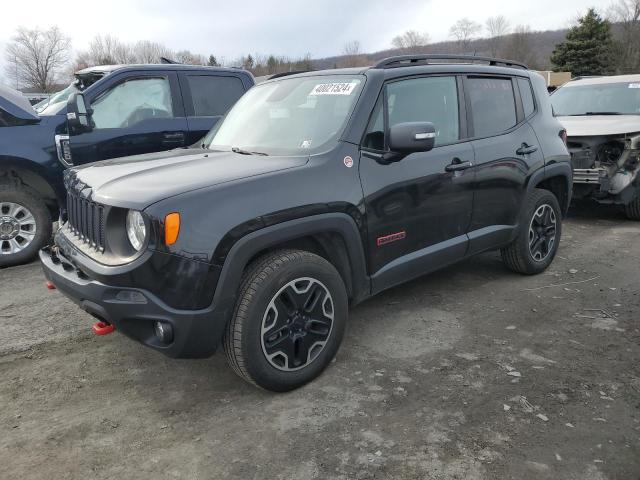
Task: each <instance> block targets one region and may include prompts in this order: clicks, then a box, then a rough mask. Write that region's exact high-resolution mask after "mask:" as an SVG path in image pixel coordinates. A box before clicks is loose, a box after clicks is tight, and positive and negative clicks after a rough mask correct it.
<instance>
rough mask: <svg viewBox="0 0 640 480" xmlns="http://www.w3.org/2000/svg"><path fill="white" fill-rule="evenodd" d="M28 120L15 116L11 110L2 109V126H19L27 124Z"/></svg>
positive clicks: (0, 124) (0, 119) (0, 117)
mask: <svg viewBox="0 0 640 480" xmlns="http://www.w3.org/2000/svg"><path fill="white" fill-rule="evenodd" d="M27 123H28V122H27V121H26V120H22V119H20V118H18V117H14V116H13V115H11V114H10V113H9V112H7V111H5V110H2V109H0V127H17V126H19V125H26V124H27Z"/></svg>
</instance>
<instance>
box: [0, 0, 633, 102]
mask: <svg viewBox="0 0 640 480" xmlns="http://www.w3.org/2000/svg"><path fill="white" fill-rule="evenodd" d="M573 23H574V25H573V26H572V27H571V28H570V29H569V30H568V31H567V34H566V37H565V38H564V39H563V40H562V41H561V42H559V43H558V44H557V45H556V46H555V49H554V51H553V53H552V54H551V56H550V57H547V58H540V55H539V52H538V49H537V47H536V44H535V41H534V36H535V35H534V33H535V32H533V31H532V29H531V27H530V26H529V25H526V24H521V25H515V26H512V25H511V24H510V22H509V21H508V20H507V19H506V18H505V17H504V16H502V15H497V16H493V17H489V18H487V19H486V20H485V21H484V23H482V24H481V23H478V22H476V21H474V20H471V19H469V18H466V17H464V18H461V19H459V20H458V21H456V22H455V23H454V24H453V25H452V26H451V28H450V30H449V37H450V39H451V42H450V44H451V46H449V47H448V51H446V52H444V53H464V54H472V55H480V54H486V55H491V56H493V57H503V58H509V59H511V60H516V61H521V62H525V63H527V64H528V65H530V66H531V67H533V68H538V69H545V68H548V67H551V68H553V69H554V70H562V71H570V72H572V73H573V74H574V75H603V74H619V73H640V0H617V1H616V2H615V3H613V4H612V5H611V6H610V7H609V8H608V9H607V11H606V12H604V14H602V15H601V14H599V13H598V12H597V11H596V10H595V9H594V8H590V9H588V10H587V12H586V14H585V15H584V16H582V17H580V18H578V19H576V20H575V21H574V22H573ZM436 45H443V44H442V43H439V44H432V42H431V38H430V35H429V34H428V32H424V31H417V30H407V31H405V32H404V33H402V34H399V35H396V36H394V37H393V38H392V39H391V42H390V47H391V48H392V49H394V52H395V53H401V54H402V53H406V54H410V53H421V52H425V51H429V47H432V48H433V47H435V46H436ZM341 53H342V55H341V56H338V57H334V60H335V61H333V62H332V64H331V65H330V66H331V67H334V68H338V67H350V66H354V67H356V66H366V65H370V64H371V56H370V55H367V54H364V53H363V52H362V47H361V44H360V42H359V41H358V40H352V41H349V42H347V43H346V44H345V45H344V46H343V50H342V52H341ZM162 57H164V58H168V59H171V60H173V61H176V62H179V63H186V64H194V65H211V66H221V65H224V66H235V67H240V68H245V69H247V70H249V71H251V72H252V73H253V74H254V75H256V76H261V75H271V74H275V73H280V72H288V71H300V70H312V69H314V68H316V66H317V65H316V64H318V63H322V62H321V60H313V59H312V58H311V55H310V54H306V55H304V56H302V57H298V58H290V57H287V56H278V55H273V54H272V55H261V54H253V55H252V54H247V55H242V56H240V57H238V58H234V59H230V60H229V59H225V58H221V57H216V56H215V55H214V54H210V55H209V56H205V55H201V54H198V53H194V52H191V51H189V50H177V51H176V50H172V49H170V48H168V47H166V46H165V45H163V44H161V43H158V42H152V41H146V40H145V41H139V42H135V43H126V42H122V41H120V40H119V39H117V38H115V37H113V36H111V35H104V36H100V35H99V36H96V37H94V38H93V39H92V40H91V41H90V42H89V43H88V46H87V48H86V50H82V51H79V52H78V53H77V54H76V55H75V57H73V58H72V49H71V41H70V39H69V38H68V37H67V36H66V35H64V34H63V32H62V31H61V30H60V29H59V28H58V27H52V28H50V29H47V30H43V29H27V28H24V27H20V28H18V29H17V31H16V33H15V35H14V37H13V38H12V40H11V42H10V43H9V44H8V46H7V48H6V51H5V59H6V61H7V66H6V68H5V73H6V75H7V77H8V79H9V80H10V81H11V83H12V85H14V86H16V87H19V88H35V89H38V90H41V91H43V92H50V91H52V90H53V89H55V88H56V87H57V86H58V85H59V84H60V83H61V82H66V81H68V79H69V78H70V77H72V74H73V72H75V71H77V70H79V69H82V68H86V67H89V66H94V65H108V64H132V63H142V64H144V63H158V62H160V59H161V58H162Z"/></svg>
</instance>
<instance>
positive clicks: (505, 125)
mask: <svg viewBox="0 0 640 480" xmlns="http://www.w3.org/2000/svg"><path fill="white" fill-rule="evenodd" d="M467 86H468V88H467V89H466V90H467V91H468V93H467V95H469V99H470V100H471V114H472V125H473V133H474V136H476V137H489V136H491V135H498V134H500V133H502V132H504V131H505V130H509V129H510V128H511V127H513V126H514V125H515V124H516V103H515V99H514V96H513V87H512V86H511V79H509V78H469V79H468V82H467Z"/></svg>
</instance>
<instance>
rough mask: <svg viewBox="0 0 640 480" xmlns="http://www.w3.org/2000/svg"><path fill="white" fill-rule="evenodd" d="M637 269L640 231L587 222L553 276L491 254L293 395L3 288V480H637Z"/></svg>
mask: <svg viewBox="0 0 640 480" xmlns="http://www.w3.org/2000/svg"><path fill="white" fill-rule="evenodd" d="M639 259H640V224H638V223H633V222H629V221H627V220H625V219H624V218H623V217H622V216H621V215H620V214H619V213H617V212H616V211H611V210H608V209H602V208H599V209H593V208H592V207H587V208H582V209H580V210H578V211H574V212H573V215H572V218H571V219H570V220H568V221H567V223H566V227H565V232H564V238H563V241H562V245H561V249H560V253H559V258H557V259H556V262H555V263H554V264H553V265H552V268H551V269H550V271H548V272H547V273H546V274H543V275H540V276H537V277H521V276H518V275H515V274H511V273H509V272H507V271H506V270H505V269H504V268H503V266H502V264H501V263H500V261H499V256H498V255H497V254H495V253H491V254H486V255H482V256H480V257H478V258H475V259H472V260H470V261H467V262H464V263H462V264H460V265H457V266H455V267H452V268H449V269H447V270H445V271H443V272H441V273H439V274H434V275H431V276H428V277H425V278H421V279H419V280H416V281H413V282H411V283H409V284H407V285H404V286H401V287H398V288H395V289H393V290H391V291H388V292H386V293H384V294H382V295H380V296H378V297H376V298H374V299H372V300H370V301H368V302H366V303H364V304H363V305H361V306H359V307H357V308H355V309H353V310H352V312H351V319H350V325H349V330H348V334H347V337H346V339H345V342H344V344H343V346H342V349H341V351H340V353H339V354H338V357H337V359H336V361H335V363H334V364H333V365H332V366H331V367H330V368H329V369H328V370H327V371H326V372H325V373H324V374H323V375H322V376H321V377H320V378H319V379H318V380H316V381H315V382H313V383H312V384H311V385H308V386H307V387H305V388H303V389H301V390H298V391H296V392H292V393H289V394H284V395H275V394H271V393H267V392H263V391H260V390H257V389H255V388H253V387H251V386H249V385H247V384H245V383H244V382H242V381H241V380H240V379H239V378H237V377H235V376H234V375H233V373H232V372H231V371H230V370H229V369H228V368H227V366H226V365H225V361H224V357H223V356H222V355H217V356H215V357H213V358H211V359H208V360H197V361H194V360H180V361H176V360H170V359H166V358H164V357H163V356H162V355H160V354H158V353H156V352H153V351H151V350H148V349H146V348H142V347H141V346H139V345H137V344H135V343H133V342H132V341H130V340H128V339H126V338H124V337H123V336H121V335H117V334H115V335H110V336H108V337H103V338H102V337H100V338H96V337H93V336H91V335H90V330H89V326H90V324H91V323H92V320H91V318H90V317H89V316H88V315H86V314H84V313H81V312H80V311H79V310H78V309H76V308H75V307H74V306H73V305H71V303H70V302H68V301H66V300H65V299H64V298H63V297H62V296H61V294H60V293H59V292H56V291H48V290H46V289H45V288H44V285H43V282H44V281H43V277H42V275H41V272H40V267H39V265H38V264H31V265H27V266H23V267H16V268H12V269H7V270H4V271H0V326H1V327H2V328H1V329H0V379H1V383H0V406H1V408H0V477H1V478H7V479H18V478H20V479H23V478H28V479H47V480H51V479H66V478H74V479H89V478H100V479H102V478H110V479H111V478H121V479H128V478H149V479H160V478H188V479H199V478H203V479H204V478H207V479H212V478H241V479H266V478H269V479H279V478H282V479H289V478H295V479H310V478H321V479H346V478H411V479H412V478H420V479H432V478H433V479H454V478H457V479H485V478H487V479H494V478H513V479H518V480H520V479H534V478H535V479H554V480H555V479H565V478H566V479H580V480H589V479H632V480H637V479H638V478H640V330H639V328H640V325H639V323H638V317H639V313H640V294H639V292H640V268H638V266H639Z"/></svg>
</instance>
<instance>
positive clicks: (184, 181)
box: [65, 148, 309, 210]
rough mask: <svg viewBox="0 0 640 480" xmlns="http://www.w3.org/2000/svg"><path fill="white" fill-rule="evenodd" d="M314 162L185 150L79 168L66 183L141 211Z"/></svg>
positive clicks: (69, 174) (96, 197)
mask: <svg viewBox="0 0 640 480" xmlns="http://www.w3.org/2000/svg"><path fill="white" fill-rule="evenodd" d="M308 159H309V157H307V156H304V157H271V156H259V155H241V154H238V153H233V152H216V151H211V150H203V149H192V148H186V149H180V150H171V151H168V152H161V153H150V154H146V155H136V156H133V157H124V158H119V159H114V160H106V161H102V162H96V163H92V164H89V165H86V166H83V167H76V168H74V169H72V170H69V171H68V172H67V174H66V178H65V183H66V184H67V186H68V187H71V188H73V189H75V190H83V189H88V188H90V189H91V190H90V195H91V198H92V199H93V200H94V201H95V202H98V203H103V204H107V205H113V206H119V207H125V208H134V209H137V210H142V209H144V208H146V207H148V206H149V205H151V204H153V203H155V202H158V201H160V200H163V199H165V198H168V197H172V196H174V195H178V194H181V193H185V192H189V191H192V190H196V189H199V188H205V187H210V186H214V185H218V184H221V183H226V182H231V181H234V180H240V179H243V178H248V177H253V176H256V175H263V174H267V173H272V172H276V171H279V170H285V169H288V168H294V167H299V166H302V165H304V164H305V163H306V162H307V161H308Z"/></svg>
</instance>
